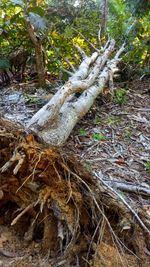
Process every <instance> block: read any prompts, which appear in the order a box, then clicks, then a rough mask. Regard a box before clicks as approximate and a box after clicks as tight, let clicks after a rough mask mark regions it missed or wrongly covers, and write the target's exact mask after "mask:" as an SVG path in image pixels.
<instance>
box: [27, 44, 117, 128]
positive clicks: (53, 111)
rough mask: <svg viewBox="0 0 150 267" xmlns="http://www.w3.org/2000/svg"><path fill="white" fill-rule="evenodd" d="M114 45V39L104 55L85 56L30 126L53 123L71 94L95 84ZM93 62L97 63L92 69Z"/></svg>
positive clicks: (32, 120)
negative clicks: (75, 70) (76, 69)
mask: <svg viewBox="0 0 150 267" xmlns="http://www.w3.org/2000/svg"><path fill="white" fill-rule="evenodd" d="M114 46H115V41H114V40H112V41H111V42H110V44H109V47H108V48H107V49H106V50H105V51H104V53H103V55H98V53H97V52H95V53H93V55H92V56H91V58H88V57H85V60H84V61H83V62H82V63H81V65H80V67H79V69H78V71H77V72H76V73H75V74H74V75H73V76H72V77H71V78H70V79H69V81H68V82H67V83H66V84H65V85H64V86H62V88H61V89H60V90H59V91H58V92H57V93H56V94H55V95H54V96H53V98H52V99H51V100H50V101H49V102H48V103H47V104H46V105H45V106H44V107H43V108H42V109H40V110H39V111H38V112H37V113H36V114H35V115H34V116H33V117H32V119H31V120H30V122H29V124H28V127H30V128H34V129H35V128H37V129H38V130H42V129H44V128H46V127H47V125H48V124H52V123H53V122H54V120H56V118H57V116H58V114H59V112H60V109H61V107H62V106H63V104H64V103H65V101H66V100H67V99H68V97H69V96H70V95H72V94H74V93H76V92H80V91H81V92H82V91H84V90H86V89H87V88H89V87H90V86H92V85H93V84H94V82H95V81H96V79H97V78H98V75H99V73H100V71H101V70H102V69H103V67H104V65H105V63H106V62H107V60H108V58H109V56H110V54H111V53H112V51H113V50H114ZM93 63H94V64H95V65H94V66H92V67H91V69H90V66H91V64H93Z"/></svg>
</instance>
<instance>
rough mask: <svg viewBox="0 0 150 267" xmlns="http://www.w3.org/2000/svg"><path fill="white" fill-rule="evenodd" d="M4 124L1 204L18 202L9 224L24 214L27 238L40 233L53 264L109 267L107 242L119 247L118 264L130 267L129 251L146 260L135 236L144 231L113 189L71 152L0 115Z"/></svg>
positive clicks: (43, 251) (0, 140) (0, 161)
mask: <svg viewBox="0 0 150 267" xmlns="http://www.w3.org/2000/svg"><path fill="white" fill-rule="evenodd" d="M0 124H1V126H2V127H3V129H4V128H5V131H4V130H3V132H5V133H4V134H3V133H2V131H1V132H0V167H1V174H0V207H1V208H2V207H3V210H4V209H5V206H6V205H7V203H9V202H11V203H15V204H16V207H17V208H15V209H16V210H15V211H16V212H15V213H13V212H12V217H11V225H12V226H14V225H16V226H17V224H18V222H19V221H21V220H22V219H24V218H25V217H26V221H28V223H27V227H26V231H25V232H24V239H25V240H27V241H28V242H31V241H32V240H35V239H38V238H39V239H40V241H41V254H42V255H43V256H44V255H46V254H47V253H48V255H49V260H50V263H51V265H52V266H95V267H96V266H109V264H107V257H106V259H105V256H106V255H105V256H104V254H103V252H104V251H103V249H104V247H109V248H110V247H111V248H112V249H113V250H114V251H117V255H118V257H120V260H119V262H120V263H119V266H129V265H127V264H125V263H122V261H123V262H124V255H126V254H127V255H129V254H130V255H131V257H133V261H134V262H137V261H139V262H140V261H142V260H143V257H145V256H144V254H143V251H142V250H141V248H140V246H139V244H138V242H137V241H138V236H139V231H140V233H141V236H142V235H143V240H144V233H142V229H140V228H139V226H138V225H137V224H135V222H134V218H133V217H132V214H131V213H130V211H129V210H128V208H127V207H126V206H125V205H124V203H123V202H120V201H119V200H118V198H116V197H115V196H114V194H113V193H112V192H111V190H109V188H106V187H105V186H104V185H102V184H100V183H99V181H97V179H96V177H94V176H92V175H91V174H90V173H88V172H86V171H85V170H84V168H83V166H82V165H81V164H80V163H79V162H78V161H77V160H76V159H74V158H73V157H69V156H67V155H64V153H62V152H61V151H58V150H56V149H55V148H52V147H49V148H47V147H45V146H44V145H42V144H40V143H38V141H36V138H35V137H33V136H32V135H31V134H26V133H24V130H23V129H20V128H19V127H18V126H17V127H16V125H15V127H14V125H13V123H10V122H8V121H4V120H2V119H1V121H0ZM10 132H11V135H10V134H6V133H10ZM18 208H19V211H17V209H18ZM2 216H3V214H2V213H1V212H0V217H2ZM22 223H23V220H22ZM129 240H132V246H131V242H130V241H129ZM133 241H134V242H133ZM143 242H144V241H143ZM101 246H102V247H103V249H101ZM97 259H98V260H99V262H101V264H100V265H96V264H97V263H96V262H97ZM102 262H103V263H102ZM104 262H105V265H104ZM116 266H117V265H116ZM130 266H132V265H130ZM133 266H138V265H133Z"/></svg>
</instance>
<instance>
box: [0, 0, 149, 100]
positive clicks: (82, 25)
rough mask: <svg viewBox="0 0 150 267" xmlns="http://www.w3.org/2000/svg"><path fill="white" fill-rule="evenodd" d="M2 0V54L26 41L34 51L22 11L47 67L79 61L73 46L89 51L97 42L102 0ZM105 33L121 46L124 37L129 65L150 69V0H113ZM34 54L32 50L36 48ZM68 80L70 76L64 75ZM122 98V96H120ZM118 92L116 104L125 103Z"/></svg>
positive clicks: (53, 68) (59, 68)
mask: <svg viewBox="0 0 150 267" xmlns="http://www.w3.org/2000/svg"><path fill="white" fill-rule="evenodd" d="M36 3H37V4H35V1H32V0H31V1H26V0H1V1H0V25H1V26H0V43H1V48H2V49H1V55H0V56H1V57H7V55H9V53H10V52H11V51H13V50H14V49H16V48H19V47H20V46H22V47H23V48H24V49H25V50H27V51H29V52H30V53H31V52H32V50H33V45H32V42H31V40H30V38H29V35H28V32H27V29H26V24H25V21H24V13H23V12H24V10H26V11H27V15H28V19H29V20H30V22H31V24H32V25H33V27H34V28H35V31H36V33H37V35H38V37H39V38H40V39H41V41H42V45H43V47H44V50H45V51H46V55H47V69H48V71H50V72H51V73H54V74H56V75H59V74H60V73H62V72H63V69H64V68H65V69H68V70H69V68H70V66H69V65H68V64H67V63H66V61H65V58H67V59H68V60H69V61H70V62H71V63H72V64H73V65H74V66H76V65H78V64H79V63H80V56H79V54H78V52H77V51H76V50H75V48H74V47H73V44H79V45H80V46H81V48H83V49H84V50H85V52H86V53H87V54H90V53H91V51H93V49H92V48H91V47H90V45H89V44H88V42H87V40H88V41H89V42H91V43H92V44H93V45H95V46H98V45H99V43H98V38H97V33H98V30H99V22H100V19H99V18H100V11H99V4H100V1H99V0H96V1H95V0H82V1H76V0H72V1H71V0H62V1H59V0H44V1H42V0H38V1H36ZM108 4H109V16H108V23H107V33H106V36H105V37H104V38H103V40H101V41H102V44H103V43H104V42H105V41H106V39H107V35H109V36H110V37H113V38H115V40H116V41H117V45H118V46H120V45H121V44H122V43H123V42H124V41H125V42H126V55H125V57H124V60H125V62H127V63H128V64H127V68H128V69H129V68H130V69H131V70H133V69H134V70H135V71H139V72H140V73H141V74H142V73H145V72H146V71H147V70H148V69H149V65H148V64H149V53H150V51H149V47H150V41H149V36H150V27H149V25H150V12H148V10H149V4H150V3H149V1H144V0H142V1H139V0H132V1H129V0H127V1H124V0H110V1H108ZM32 54H33V52H32ZM63 78H64V80H66V79H67V78H68V76H67V74H64V75H63ZM116 98H117V99H118V96H116ZM121 99H122V100H120V96H119V100H117V101H118V103H119V104H122V103H123V102H124V100H123V96H121Z"/></svg>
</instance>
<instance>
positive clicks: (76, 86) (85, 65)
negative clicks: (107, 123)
mask: <svg viewBox="0 0 150 267" xmlns="http://www.w3.org/2000/svg"><path fill="white" fill-rule="evenodd" d="M114 46H115V42H114V40H112V41H111V42H110V44H109V45H107V46H106V47H105V49H104V52H103V54H102V55H101V54H98V52H95V53H93V55H92V56H91V57H90V58H89V57H87V56H86V55H85V54H84V52H81V53H82V55H83V57H84V60H83V62H82V63H81V65H80V67H79V69H78V71H77V72H75V73H74V74H73V75H72V77H71V78H70V79H69V81H68V82H67V83H66V84H65V85H64V86H63V87H62V88H61V89H60V90H58V92H57V93H56V94H55V95H54V97H53V98H52V99H51V100H50V101H49V102H48V103H47V104H46V105H45V106H44V107H43V108H42V109H40V110H39V111H38V112H37V113H36V114H35V115H34V116H33V117H32V119H31V120H30V122H29V124H28V128H29V129H31V130H32V131H33V132H34V133H36V134H37V135H38V136H39V137H40V138H41V139H42V140H44V142H45V143H47V144H52V145H55V146H60V145H62V144H63V143H65V141H66V139H67V138H68V136H69V135H70V133H71V131H72V129H73V128H74V126H75V125H76V123H77V122H78V121H79V119H80V118H82V117H83V116H84V115H85V114H86V113H87V112H88V110H89V109H90V108H91V106H92V105H93V102H94V100H95V99H96V97H97V96H98V95H99V94H100V93H101V92H102V91H103V89H104V86H105V85H106V83H107V82H108V81H109V77H110V76H111V78H112V76H113V74H114V73H115V72H116V71H117V64H118V62H119V61H120V55H121V53H122V52H123V51H124V46H122V47H121V48H120V50H119V51H118V52H117V53H116V55H115V57H114V58H113V59H112V60H110V61H109V60H108V59H109V57H110V55H111V54H112V52H113V50H114ZM77 92H81V95H80V97H79V98H76V97H75V96H74V94H75V93H77Z"/></svg>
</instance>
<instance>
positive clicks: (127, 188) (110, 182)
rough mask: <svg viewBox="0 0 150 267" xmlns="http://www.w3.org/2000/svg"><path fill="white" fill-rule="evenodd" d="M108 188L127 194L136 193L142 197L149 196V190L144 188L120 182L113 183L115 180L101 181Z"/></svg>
mask: <svg viewBox="0 0 150 267" xmlns="http://www.w3.org/2000/svg"><path fill="white" fill-rule="evenodd" d="M103 180H104V182H106V183H107V184H108V185H109V186H111V187H114V188H116V189H119V190H122V191H125V192H129V193H136V194H140V195H144V196H150V188H147V187H145V186H141V185H136V184H131V183H126V182H122V181H120V182H119V181H115V180H106V179H103Z"/></svg>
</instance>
